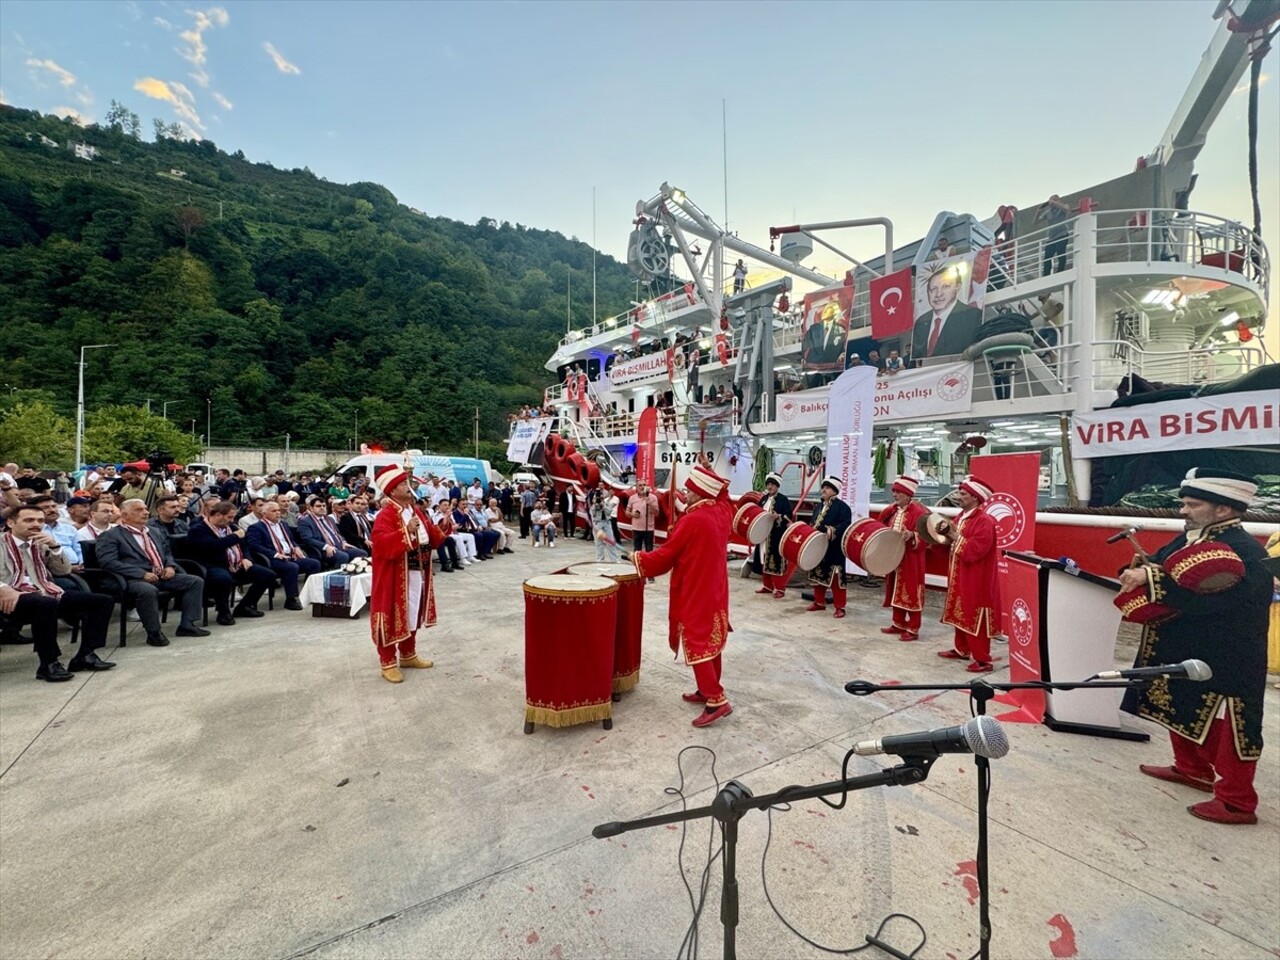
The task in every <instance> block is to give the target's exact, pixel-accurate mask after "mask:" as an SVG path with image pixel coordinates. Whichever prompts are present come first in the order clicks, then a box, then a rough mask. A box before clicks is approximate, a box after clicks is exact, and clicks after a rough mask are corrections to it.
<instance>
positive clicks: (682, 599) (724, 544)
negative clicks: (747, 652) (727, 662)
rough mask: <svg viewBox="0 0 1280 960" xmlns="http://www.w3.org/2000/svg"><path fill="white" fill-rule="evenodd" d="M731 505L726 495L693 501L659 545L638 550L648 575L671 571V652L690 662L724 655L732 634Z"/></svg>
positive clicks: (636, 556)
mask: <svg viewBox="0 0 1280 960" xmlns="http://www.w3.org/2000/svg"><path fill="white" fill-rule="evenodd" d="M732 524H733V506H732V505H731V504H730V503H729V501H728V500H727V499H721V500H699V501H698V502H697V503H695V504H693V506H691V507H689V509H688V510H687V511H685V514H684V516H683V517H681V518H680V521H679V522H678V523H677V524H676V525H675V529H674V530H673V531H671V533H669V534H668V535H667V539H666V542H665V543H663V544H662V546H660V547H658V549H657V550H653V551H644V552H641V553H637V554H634V555H633V557H632V559H633V561H634V562H635V565H636V570H638V571H639V572H640V575H641V576H644V577H656V576H659V575H660V574H664V573H666V572H667V571H671V603H670V623H671V626H670V633H669V635H668V638H667V642H668V643H669V644H670V645H671V649H672V651H673V652H679V650H680V648H681V647H683V648H684V659H685V662H686V663H689V664H695V663H701V662H702V661H704V660H712V659H714V658H715V657H718V656H720V652H721V650H723V649H724V644H725V640H726V639H728V635H729V630H730V627H729V572H728V568H727V567H726V566H725V557H726V556H727V555H728V550H729V530H730V528H731V526H732Z"/></svg>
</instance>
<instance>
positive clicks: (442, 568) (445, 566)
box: [440, 563, 453, 573]
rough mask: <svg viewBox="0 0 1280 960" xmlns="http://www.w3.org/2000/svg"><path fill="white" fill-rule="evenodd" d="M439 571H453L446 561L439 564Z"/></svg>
mask: <svg viewBox="0 0 1280 960" xmlns="http://www.w3.org/2000/svg"><path fill="white" fill-rule="evenodd" d="M440 572H441V573H453V567H451V566H449V565H448V564H447V563H442V564H440Z"/></svg>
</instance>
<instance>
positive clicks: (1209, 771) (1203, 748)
mask: <svg viewBox="0 0 1280 960" xmlns="http://www.w3.org/2000/svg"><path fill="white" fill-rule="evenodd" d="M1169 743H1170V744H1171V745H1172V746H1173V765H1174V766H1175V767H1177V768H1178V769H1179V770H1181V771H1182V772H1183V773H1185V774H1186V775H1187V776H1189V777H1195V778H1196V779H1197V780H1206V781H1210V782H1212V781H1213V778H1214V777H1213V775H1214V774H1215V773H1216V774H1217V775H1218V780H1217V782H1216V783H1214V784H1213V795H1214V796H1215V797H1217V798H1218V799H1219V800H1221V801H1222V802H1223V803H1225V804H1227V805H1228V806H1230V807H1232V808H1234V809H1236V810H1243V811H1244V812H1245V813H1253V812H1254V811H1255V810H1257V809H1258V792H1257V791H1256V790H1254V789H1253V774H1254V772H1255V771H1256V770H1257V769H1258V764H1257V763H1256V762H1254V761H1252V760H1241V759H1240V757H1239V756H1237V755H1236V745H1235V737H1234V736H1233V735H1232V733H1231V725H1230V724H1229V723H1228V722H1227V721H1226V720H1214V721H1213V722H1212V723H1211V724H1210V725H1209V735H1208V736H1206V737H1205V738H1204V744H1203V745H1201V744H1198V743H1196V742H1195V741H1194V740H1188V739H1187V738H1186V737H1183V736H1179V735H1178V734H1176V733H1174V732H1173V731H1170V732H1169Z"/></svg>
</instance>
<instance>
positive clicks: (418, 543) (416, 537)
mask: <svg viewBox="0 0 1280 960" xmlns="http://www.w3.org/2000/svg"><path fill="white" fill-rule="evenodd" d="M376 480H377V486H378V489H379V490H381V491H382V493H383V495H384V496H386V497H387V498H389V499H390V500H391V503H389V504H387V505H385V506H384V507H383V508H382V509H381V510H379V511H378V517H377V519H376V520H374V522H373V533H372V534H370V537H371V541H370V542H371V543H372V546H373V589H372V596H371V597H370V600H369V610H370V620H369V624H370V627H371V628H372V630H373V645H374V646H375V647H377V648H378V659H379V660H380V661H381V663H382V678H383V679H384V680H387V681H388V682H390V683H400V682H401V681H402V680H403V679H404V675H403V674H401V672H400V668H401V667H411V668H417V669H426V668H428V667H432V666H434V664H433V663H432V662H431V661H430V660H426V659H424V658H422V657H420V656H418V652H417V643H418V629H419V628H420V627H422V626H424V625H425V626H428V627H429V626H431V625H432V624H434V623H435V622H436V597H435V592H434V590H433V589H432V586H431V551H432V550H433V549H434V548H436V547H438V546H440V545H441V544H442V543H444V541H445V535H444V534H443V533H441V532H440V530H439V529H438V528H437V527H436V525H435V524H434V523H432V522H431V518H430V517H428V516H427V515H426V514H425V513H424V512H423V511H422V509H421V508H420V507H419V506H418V505H417V503H415V502H414V498H413V491H412V490H411V489H410V486H409V475H408V474H407V473H406V472H405V471H404V469H403V468H401V467H397V466H389V467H383V468H382V469H381V470H379V471H378V472H377V475H376Z"/></svg>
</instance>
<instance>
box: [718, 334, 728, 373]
mask: <svg viewBox="0 0 1280 960" xmlns="http://www.w3.org/2000/svg"><path fill="white" fill-rule="evenodd" d="M716 356H717V357H719V358H720V366H722V367H727V366H728V365H729V338H728V337H726V336H725V335H724V334H723V333H717V334H716Z"/></svg>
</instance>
